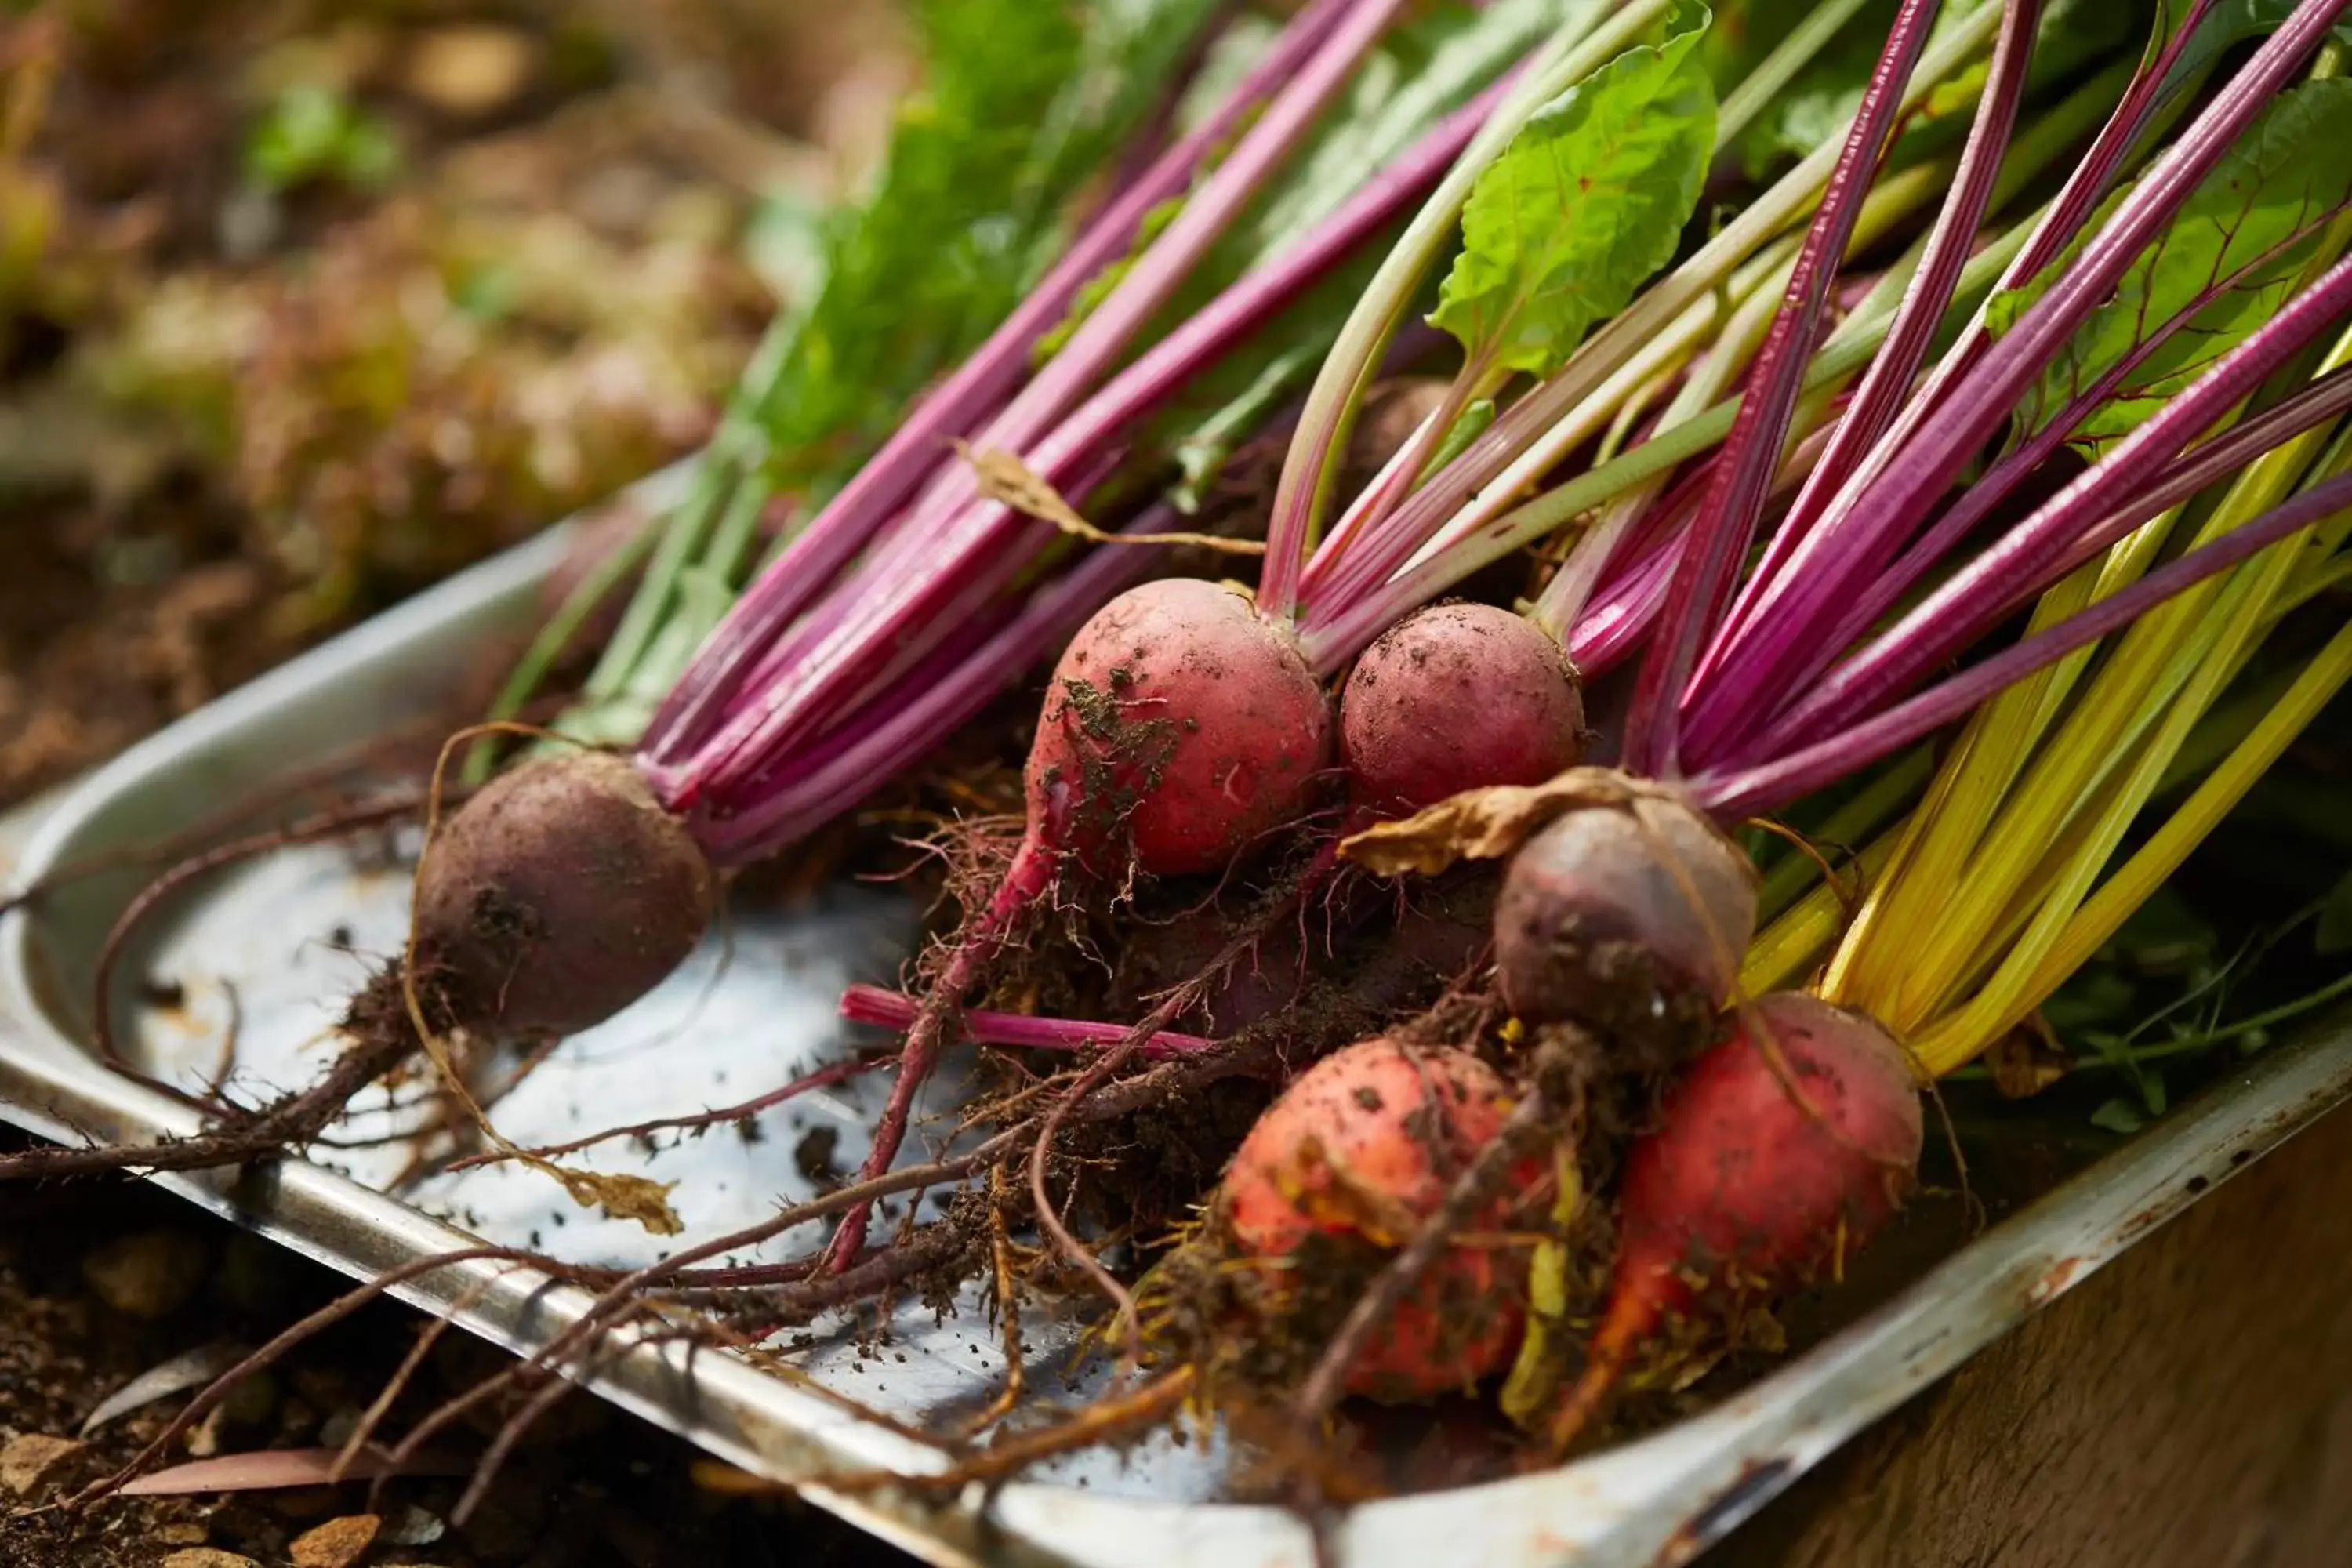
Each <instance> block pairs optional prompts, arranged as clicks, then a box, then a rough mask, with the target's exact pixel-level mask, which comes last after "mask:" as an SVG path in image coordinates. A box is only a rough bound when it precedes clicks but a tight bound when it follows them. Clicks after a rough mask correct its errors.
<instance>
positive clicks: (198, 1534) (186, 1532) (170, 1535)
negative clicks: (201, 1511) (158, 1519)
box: [155, 1521, 205, 1546]
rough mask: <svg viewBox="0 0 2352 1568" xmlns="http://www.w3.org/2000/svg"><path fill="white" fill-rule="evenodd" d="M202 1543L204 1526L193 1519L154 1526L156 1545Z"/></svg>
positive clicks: (198, 1544) (203, 1541)
mask: <svg viewBox="0 0 2352 1568" xmlns="http://www.w3.org/2000/svg"><path fill="white" fill-rule="evenodd" d="M204 1543H205V1527H204V1526H203V1525H201V1524H197V1523H194V1521H190V1522H187V1523H184V1524H159V1525H157V1526H156V1527H155V1544H156V1545H158V1546H202V1545H203V1544H204Z"/></svg>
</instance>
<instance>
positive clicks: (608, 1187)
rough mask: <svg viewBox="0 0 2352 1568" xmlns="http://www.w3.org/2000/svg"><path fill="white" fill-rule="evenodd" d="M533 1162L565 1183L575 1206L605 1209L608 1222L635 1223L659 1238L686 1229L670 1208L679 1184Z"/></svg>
mask: <svg viewBox="0 0 2352 1568" xmlns="http://www.w3.org/2000/svg"><path fill="white" fill-rule="evenodd" d="M531 1163H533V1164H536V1165H541V1167H542V1168H543V1169H545V1170H546V1172H547V1173H548V1174H550V1175H551V1176H553V1177H554V1178H555V1179H556V1180H557V1181H559V1182H562V1184H563V1190H564V1191H565V1192H567V1193H570V1194H572V1202H573V1203H575V1204H578V1205H580V1206H581V1207H583V1208H594V1209H602V1210H603V1211H604V1215H605V1217H606V1218H608V1219H626V1220H635V1222H636V1223H637V1224H639V1225H641V1226H645V1227H646V1230H647V1231H649V1232H651V1233H652V1234H653V1235H655V1236H676V1235H677V1233H678V1232H679V1231H681V1230H684V1229H685V1228H686V1226H685V1223H684V1222H683V1221H681V1220H680V1219H679V1218H678V1217H677V1210H676V1209H674V1208H672V1207H670V1206H669V1194H670V1192H671V1190H672V1189H674V1188H675V1187H676V1186H677V1183H676V1182H656V1181H655V1180H653V1179H652V1178H651V1177H649V1176H629V1175H615V1174H610V1173H605V1172H603V1171H580V1170H574V1169H572V1167H570V1166H568V1165H557V1164H552V1163H547V1162H544V1161H536V1160H535V1161H533V1162H531Z"/></svg>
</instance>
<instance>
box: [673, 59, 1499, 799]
mask: <svg viewBox="0 0 2352 1568" xmlns="http://www.w3.org/2000/svg"><path fill="white" fill-rule="evenodd" d="M1481 109H1482V103H1473V104H1471V105H1469V106H1467V107H1466V108H1465V109H1464V110H1457V111H1456V112H1455V113H1454V114H1453V115H1451V116H1448V117H1447V118H1446V119H1445V120H1444V121H1442V122H1441V123H1440V124H1439V125H1437V126H1436V127H1434V128H1433V130H1432V131H1431V132H1429V133H1428V134H1426V135H1425V136H1423V138H1422V140H1421V141H1420V142H1417V143H1416V144H1415V145H1414V146H1413V148H1412V150H1410V151H1409V152H1408V153H1406V154H1405V155H1404V156H1403V157H1402V158H1401V159H1400V160H1399V161H1398V162H1397V163H1394V164H1392V165H1391V167H1390V168H1389V169H1387V170H1385V171H1383V172H1382V174H1381V176H1380V177H1379V178H1377V179H1375V180H1373V181H1371V182H1370V183H1369V184H1366V185H1365V186H1364V187H1363V188H1362V189H1361V190H1360V191H1358V192H1357V193H1356V195H1354V196H1353V197H1351V198H1350V199H1349V202H1348V204H1347V205H1345V206H1343V207H1342V208H1341V209H1340V210H1339V212H1338V213H1335V214H1334V215H1333V216H1331V217H1330V218H1329V219H1328V220H1327V221H1326V222H1325V223H1323V224H1322V225H1319V226H1318V227H1317V229H1316V230H1315V231H1314V232H1313V233H1312V234H1310V235H1309V236H1307V237H1306V238H1304V239H1302V240H1301V241H1300V242H1299V243H1298V244H1297V245H1296V246H1294V247H1292V248H1291V249H1290V250H1289V251H1287V252H1286V253H1285V254H1284V255H1283V256H1281V257H1279V258H1276V260H1274V261H1272V262H1269V263H1267V264H1266V265H1265V266H1263V267H1260V268H1257V269H1255V271H1253V272H1252V273H1250V274H1249V275H1248V276H1247V277H1245V278H1244V279H1242V280H1241V281H1240V282H1238V283H1236V284H1234V286H1232V287H1231V288H1229V289H1226V290H1225V291H1224V293H1223V294H1221V295H1220V296H1218V298H1217V299H1216V300H1214V301H1213V302H1212V303H1211V304H1210V305H1209V306H1208V307H1207V308H1206V309H1205V310H1202V311H1201V312H1200V313H1199V314H1197V315H1195V316H1193V317H1192V319H1191V320H1189V321H1186V322H1185V323H1184V325H1182V326H1181V327H1180V328H1178V329H1177V330H1176V331H1174V332H1173V333H1171V335H1170V336H1169V337H1167V338H1166V339H1163V340H1162V341H1161V342H1160V343H1158V344H1156V345H1155V346H1154V347H1153V348H1152V349H1151V350H1150V351H1148V352H1147V353H1145V354H1144V355H1143V356H1142V357H1141V358H1139V359H1138V360H1137V361H1136V362H1135V363H1133V364H1131V365H1129V367H1128V369H1127V370H1125V371H1124V372H1122V373H1121V374H1119V375H1118V376H1117V377H1115V378H1114V379H1113V380H1112V381H1111V382H1110V384H1108V385H1106V386H1105V387H1104V388H1103V389H1102V390H1101V391H1100V392H1098V393H1097V394H1096V395H1094V396H1093V397H1092V398H1090V399H1089V400H1088V401H1087V404H1086V405H1085V406H1083V407H1082V408H1080V409H1079V410H1077V411H1076V413H1075V414H1073V415H1072V416H1069V417H1068V418H1067V419H1066V420H1065V421H1064V422H1063V424H1062V425H1061V426H1060V428H1058V429H1057V430H1055V431H1054V432H1053V433H1052V434H1051V435H1050V436H1048V437H1047V438H1046V439H1045V440H1044V441H1043V442H1041V443H1039V444H1038V445H1036V446H1035V447H1033V448H1031V449H1030V450H1029V451H1027V452H1026V454H1025V457H1026V460H1027V462H1028V464H1029V467H1030V468H1032V469H1033V470H1034V471H1035V472H1036V473H1038V474H1039V475H1040V477H1042V478H1044V479H1046V480H1047V482H1049V483H1053V484H1056V485H1061V484H1065V483H1066V482H1067V481H1068V479H1069V478H1070V475H1071V474H1072V473H1073V472H1074V471H1076V469H1077V468H1080V467H1081V466H1082V465H1083V464H1084V463H1085V462H1086V460H1087V457H1088V455H1089V453H1090V452H1092V451H1093V450H1095V449H1097V447H1098V446H1099V444H1100V443H1101V442H1103V441H1105V440H1108V439H1109V438H1112V437H1115V436H1117V435H1118V433H1119V432H1121V431H1122V430H1124V429H1125V428H1126V427H1128V426H1130V425H1132V424H1133V422H1134V421H1135V420H1137V419H1139V418H1140V417H1141V416H1144V415H1145V414H1148V413H1149V412H1150V410H1151V409H1152V408H1153V407H1155V406H1157V405H1159V404H1160V403H1162V402H1164V401H1165V400H1166V399H1167V398H1168V397H1169V396H1171V395H1173V394H1174V393H1175V392H1176V391H1177V390H1178V389H1180V388H1181V386H1182V384H1184V382H1185V381H1186V380H1187V379H1188V378H1189V377H1191V376H1192V375H1193V374H1197V373H1198V372H1199V371H1200V370H1201V369H1202V367H1204V366H1205V365H1207V364H1209V363H1212V362H1213V360H1215V359H1216V358H1217V357H1218V356H1219V355H1221V354H1223V353H1225V352H1227V351H1228V350H1229V349H1230V348H1231V347H1232V346H1233V345H1234V343H1235V342H1239V341H1240V340H1241V339H1242V338H1244V337H1245V336H1246V335H1247V334H1248V333H1249V332H1251V331H1255V329H1256V328H1258V327H1259V326H1261V325H1263V324H1264V323H1265V321H1267V320H1269V319H1270V318H1272V317H1273V316H1274V315H1275V314H1276V313H1277V312H1278V311H1279V310H1282V309H1283V308H1284V307H1285V306H1286V305H1287V304H1289V303H1290V302H1291V301H1292V300H1295V299H1296V298H1297V296H1298V295H1299V294H1301V293H1303V292H1304V291H1305V290H1306V289H1307V288H1308V287H1310V286H1311V285H1312V284H1313V283H1314V282H1315V281H1316V280H1317V279H1319V278H1320V277H1321V276H1323V274H1325V273H1326V272H1328V270H1329V269H1330V268H1332V267H1334V266H1336V265H1338V264H1339V261H1341V260H1342V259H1344V258H1346V257H1347V256H1348V255H1349V254H1350V253H1351V252H1352V251H1354V250H1355V249H1356V248H1357V247H1359V246H1360V245H1361V244H1362V243H1364V242H1365V241H1366V240H1367V239H1369V238H1370V237H1371V236H1372V235H1374V234H1376V233H1377V232H1379V230H1380V229H1381V228H1382V227H1384V226H1386V225H1387V224H1388V223H1389V222H1390V221H1391V220H1392V219H1393V218H1394V217H1395V216H1397V214H1398V213H1399V212H1400V211H1402V209H1403V207H1404V206H1405V205H1408V204H1409V203H1411V202H1412V200H1414V199H1416V197H1418V196H1419V195H1421V194H1422V193H1423V191H1425V190H1426V189H1427V187H1428V185H1429V184H1430V183H1432V182H1433V181H1434V180H1435V179H1437V178H1438V177H1439V176H1440V175H1441V174H1443V173H1444V169H1445V168H1446V167H1447V166H1448V165H1449V164H1450V163H1452V162H1453V160H1454V157H1455V156H1456V155H1457V154H1458V153H1459V152H1460V150H1461V148H1462V147H1463V145H1465V143H1466V142H1467V141H1468V139H1469V137H1470V136H1471V135H1472V134H1474V133H1475V130H1476V126H1477V123H1478V115H1479V112H1480V110H1481ZM1239 155H1240V154H1239V153H1236V154H1235V157H1236V158H1238V157H1239ZM1230 168H1231V165H1230V164H1229V165H1228V169H1230ZM1171 232H1172V227H1171ZM1105 308H1106V309H1108V306H1106V307H1105ZM1070 352H1071V351H1070V350H1065V351H1064V357H1067V355H1068V354H1069V353H1070ZM983 442H984V444H985V438H983ZM1024 537H1036V536H1035V534H1034V531H1033V530H1032V529H1031V525H1029V524H1028V523H1027V521H1026V520H1025V519H1022V518H1020V517H1019V516H1018V515H1017V514H1015V513H1013V511H1012V510H1010V509H1008V508H1006V507H1003V506H1002V505H999V504H997V503H994V502H986V501H982V502H977V503H974V504H972V505H971V506H968V507H965V508H964V509H962V510H961V511H960V512H959V514H958V515H957V516H956V517H955V518H954V519H952V520H951V521H950V522H948V523H947V524H945V525H943V526H942V527H940V528H939V529H928V528H926V529H909V530H907V531H905V532H904V534H903V535H902V537H901V541H900V542H903V543H904V544H905V546H906V548H905V549H903V550H892V551H889V552H877V555H876V556H875V557H874V558H873V559H872V560H870V561H869V562H868V563H866V566H865V567H863V568H861V569H860V571H859V574H858V575H857V577H856V578H855V579H853V583H852V585H851V587H850V589H849V590H847V591H845V592H844V593H842V594H839V595H835V603H837V604H839V605H841V609H840V612H839V614H838V616H831V617H828V616H820V617H815V618H814V619H813V621H812V623H811V624H810V625H809V626H804V627H802V628H796V629H795V631H794V632H793V634H792V635H791V643H792V645H793V649H794V651H793V656H792V658H791V660H790V663H789V665H783V666H780V667H779V679H776V680H775V681H774V682H773V683H772V684H770V685H768V686H767V687H765V688H764V689H761V690H759V691H757V692H756V693H751V694H749V698H748V700H747V701H745V702H744V703H743V704H742V705H741V707H740V709H739V710H737V711H735V712H733V713H730V716H729V719H728V721H727V723H726V724H725V725H724V726H723V727H722V728H721V729H720V730H719V731H718V732H717V733H715V734H714V735H713V736H712V737H711V738H710V740H709V742H705V743H704V744H703V745H701V746H700V747H698V748H697V749H696V751H695V752H694V753H693V754H692V755H691V756H689V757H688V758H686V759H684V760H682V761H681V762H679V763H676V764H664V765H649V766H647V768H646V773H647V775H648V777H649V778H651V779H652V780H653V782H654V784H655V786H656V790H657V791H660V792H661V793H663V795H665V797H666V798H667V800H668V801H669V802H670V804H672V805H673V806H676V805H679V804H681V803H684V802H688V801H690V800H691V799H693V798H695V797H697V796H698V795H700V794H702V793H704V792H706V791H710V790H719V791H721V792H724V791H726V790H728V789H730V788H733V787H734V786H735V784H737V782H739V781H740V780H743V779H747V778H750V777H753V776H756V775H758V774H760V773H764V772H767V771H769V769H770V767H771V765H772V759H773V758H775V757H776V756H778V755H779V754H781V753H782V752H786V751H788V750H789V749H791V748H792V747H793V746H795V745H798V744H800V743H803V742H804V741H806V740H807V739H809V738H811V737H812V735H813V734H814V733H821V732H822V731H823V730H824V728H826V727H829V721H831V720H832V718H833V716H834V715H835V713H837V712H838V711H839V699H840V698H841V696H842V695H843V694H844V691H845V689H855V688H856V686H859V685H862V684H863V683H864V681H865V680H866V679H870V678H871V671H872V670H873V668H876V667H877V666H878V665H880V664H882V663H886V662H887V661H888V660H890V659H891V658H894V657H897V656H901V655H903V652H904V649H905V648H906V647H907V646H908V644H909V643H911V642H936V641H938V640H940V638H941V637H944V636H945V632H946V628H945V627H943V626H941V617H942V616H943V614H944V612H945V611H946V609H947V608H948V607H949V606H950V605H951V604H952V603H953V602H954V600H955V598H956V596H957V595H958V594H959V592H963V593H971V592H979V591H986V592H993V591H994V590H995V589H997V588H1001V586H1002V585H1003V584H1004V583H1005V582H1007V581H1009V580H1010V578H1011V577H1012V575H1013V574H1015V573H1017V572H1018V571H1020V570H1021V569H1023V567H1024V566H1025V565H1026V563H1027V561H1026V558H1025V557H1024V555H1023V553H1022V552H1020V550H1019V549H1018V548H1017V547H1018V545H1019V543H1020V542H1021V540H1022V539H1024Z"/></svg>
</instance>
